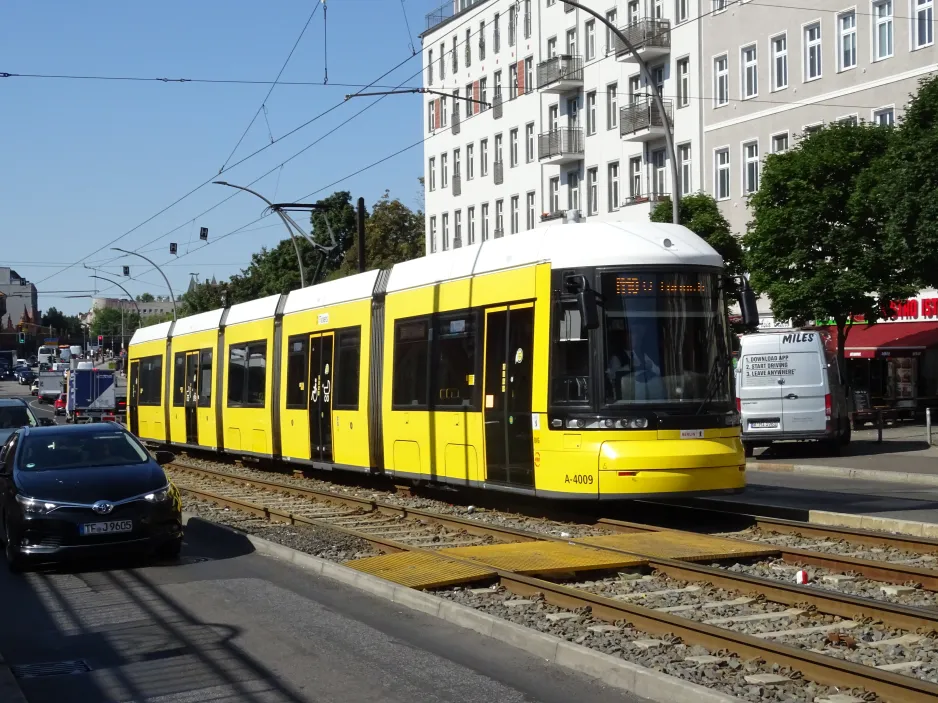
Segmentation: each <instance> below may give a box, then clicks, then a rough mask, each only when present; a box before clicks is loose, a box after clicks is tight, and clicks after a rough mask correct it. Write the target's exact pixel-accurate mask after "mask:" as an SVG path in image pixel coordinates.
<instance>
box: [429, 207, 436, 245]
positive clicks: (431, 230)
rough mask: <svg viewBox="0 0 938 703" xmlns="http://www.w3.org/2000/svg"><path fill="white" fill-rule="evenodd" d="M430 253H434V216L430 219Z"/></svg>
mask: <svg viewBox="0 0 938 703" xmlns="http://www.w3.org/2000/svg"><path fill="white" fill-rule="evenodd" d="M430 253H431V254H435V253H436V215H434V216H433V217H431V218H430Z"/></svg>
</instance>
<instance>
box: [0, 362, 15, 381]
mask: <svg viewBox="0 0 938 703" xmlns="http://www.w3.org/2000/svg"><path fill="white" fill-rule="evenodd" d="M15 378H16V376H15V375H14V373H13V367H12V366H9V365H7V364H0V381H13V380H14V379H15Z"/></svg>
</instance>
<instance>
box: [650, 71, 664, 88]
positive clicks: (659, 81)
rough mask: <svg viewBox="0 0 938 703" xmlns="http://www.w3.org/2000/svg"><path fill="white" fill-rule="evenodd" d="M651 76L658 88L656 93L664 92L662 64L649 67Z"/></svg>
mask: <svg viewBox="0 0 938 703" xmlns="http://www.w3.org/2000/svg"><path fill="white" fill-rule="evenodd" d="M651 78H652V81H653V82H654V84H655V88H656V89H657V90H658V95H662V94H663V93H664V65H661V66H655V67H653V68H652V69H651Z"/></svg>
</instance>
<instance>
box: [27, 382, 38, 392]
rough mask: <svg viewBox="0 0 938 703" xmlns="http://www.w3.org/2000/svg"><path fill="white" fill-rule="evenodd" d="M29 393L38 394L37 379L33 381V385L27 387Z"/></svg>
mask: <svg viewBox="0 0 938 703" xmlns="http://www.w3.org/2000/svg"><path fill="white" fill-rule="evenodd" d="M29 394H30V395H39V381H33V385H32V386H30V388H29Z"/></svg>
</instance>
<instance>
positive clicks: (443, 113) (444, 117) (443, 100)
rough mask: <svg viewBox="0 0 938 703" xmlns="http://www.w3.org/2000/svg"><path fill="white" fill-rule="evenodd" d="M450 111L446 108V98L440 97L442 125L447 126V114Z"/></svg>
mask: <svg viewBox="0 0 938 703" xmlns="http://www.w3.org/2000/svg"><path fill="white" fill-rule="evenodd" d="M448 114H449V111H448V110H447V109H446V98H445V97H443V98H440V126H441V127H445V126H446V120H447V119H448V117H447V115H448Z"/></svg>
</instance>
